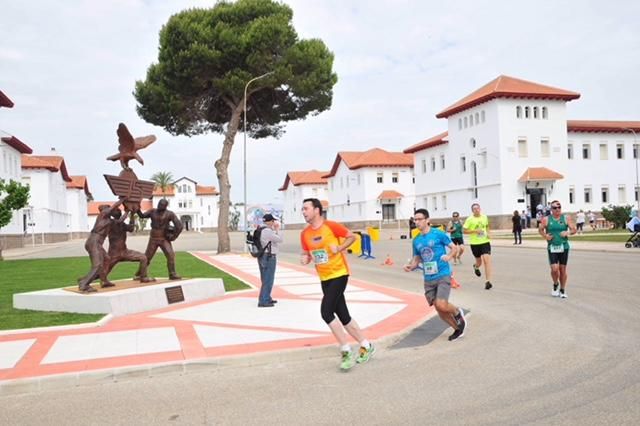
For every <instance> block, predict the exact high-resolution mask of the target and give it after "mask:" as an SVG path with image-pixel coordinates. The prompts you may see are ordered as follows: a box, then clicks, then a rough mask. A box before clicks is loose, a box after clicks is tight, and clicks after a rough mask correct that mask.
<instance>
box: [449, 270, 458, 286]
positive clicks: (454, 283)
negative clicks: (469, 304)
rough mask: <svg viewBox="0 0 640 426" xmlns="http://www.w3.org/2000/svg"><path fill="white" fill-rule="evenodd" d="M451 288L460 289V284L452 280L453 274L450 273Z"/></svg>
mask: <svg viewBox="0 0 640 426" xmlns="http://www.w3.org/2000/svg"><path fill="white" fill-rule="evenodd" d="M451 288H460V284H459V283H458V281H456V279H455V278H453V272H452V273H451Z"/></svg>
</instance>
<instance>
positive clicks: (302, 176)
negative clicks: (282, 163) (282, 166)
mask: <svg viewBox="0 0 640 426" xmlns="http://www.w3.org/2000/svg"><path fill="white" fill-rule="evenodd" d="M327 173H329V172H327V171H322V172H321V171H318V170H309V171H302V172H287V175H286V176H285V178H284V183H283V184H282V186H281V187H280V188H278V191H282V198H283V211H282V218H281V219H282V221H283V223H284V224H285V225H286V226H287V227H290V226H292V225H293V226H295V225H305V224H306V223H305V221H304V217H302V211H301V208H302V202H303V200H305V199H306V198H317V199H319V200H320V201H321V202H322V204H323V206H324V208H325V209H326V208H327V207H328V205H329V202H328V197H329V195H328V192H327V179H326V178H324V177H323V176H324V175H326V174H327Z"/></svg>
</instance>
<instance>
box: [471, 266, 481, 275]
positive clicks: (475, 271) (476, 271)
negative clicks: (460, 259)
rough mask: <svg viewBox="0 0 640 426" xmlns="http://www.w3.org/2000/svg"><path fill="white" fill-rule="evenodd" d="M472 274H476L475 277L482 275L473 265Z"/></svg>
mask: <svg viewBox="0 0 640 426" xmlns="http://www.w3.org/2000/svg"><path fill="white" fill-rule="evenodd" d="M473 272H474V273H475V274H476V277H479V276H480V275H482V273H480V268H478V267H477V266H476V265H473Z"/></svg>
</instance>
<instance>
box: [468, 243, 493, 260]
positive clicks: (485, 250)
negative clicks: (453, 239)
mask: <svg viewBox="0 0 640 426" xmlns="http://www.w3.org/2000/svg"><path fill="white" fill-rule="evenodd" d="M471 253H473V257H482V255H483V254H491V243H482V244H472V245H471Z"/></svg>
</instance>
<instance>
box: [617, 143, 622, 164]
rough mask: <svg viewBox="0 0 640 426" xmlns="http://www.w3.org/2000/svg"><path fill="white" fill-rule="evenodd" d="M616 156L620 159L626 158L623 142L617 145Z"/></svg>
mask: <svg viewBox="0 0 640 426" xmlns="http://www.w3.org/2000/svg"><path fill="white" fill-rule="evenodd" d="M616 158H617V159H618V160H624V145H623V144H621V143H619V144H617V145H616Z"/></svg>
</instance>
